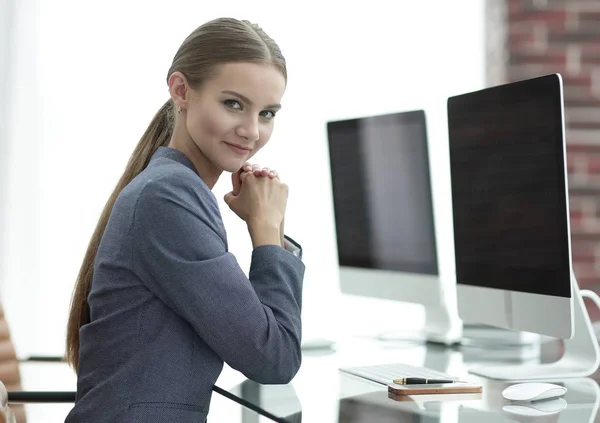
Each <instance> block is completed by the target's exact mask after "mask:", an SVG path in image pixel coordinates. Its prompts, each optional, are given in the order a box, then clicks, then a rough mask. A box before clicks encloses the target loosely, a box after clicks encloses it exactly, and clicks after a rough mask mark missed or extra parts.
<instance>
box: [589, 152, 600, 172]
mask: <svg viewBox="0 0 600 423" xmlns="http://www.w3.org/2000/svg"><path fill="white" fill-rule="evenodd" d="M587 171H588V173H591V174H600V156H598V155H589V156H588V157H587Z"/></svg>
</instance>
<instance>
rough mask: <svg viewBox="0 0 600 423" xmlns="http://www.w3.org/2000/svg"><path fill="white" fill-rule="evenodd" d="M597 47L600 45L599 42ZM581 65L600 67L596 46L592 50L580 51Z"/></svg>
mask: <svg viewBox="0 0 600 423" xmlns="http://www.w3.org/2000/svg"><path fill="white" fill-rule="evenodd" d="M599 25H600V23H599ZM598 45H600V42H599V43H598ZM581 63H582V64H584V65H593V66H596V65H600V49H598V48H596V46H593V48H587V49H582V51H581Z"/></svg>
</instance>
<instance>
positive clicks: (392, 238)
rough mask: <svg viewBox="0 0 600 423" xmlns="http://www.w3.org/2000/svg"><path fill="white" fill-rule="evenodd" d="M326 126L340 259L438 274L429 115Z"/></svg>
mask: <svg viewBox="0 0 600 423" xmlns="http://www.w3.org/2000/svg"><path fill="white" fill-rule="evenodd" d="M327 131H328V138H329V157H330V165H331V178H332V188H333V200H334V211H335V223H336V234H337V245H338V259H339V264H340V265H341V266H351V267H361V268H369V269H381V270H394V271H403V272H410V273H421V274H428V275H437V272H438V265H437V253H436V245H435V232H434V221H433V210H432V199H431V185H430V177H429V161H428V160H429V158H428V154H427V131H426V126H425V113H424V112H423V111H421V110H420V111H413V112H406V113H397V114H389V115H382V116H372V117H364V118H359V119H351V120H344V121H336V122H329V123H328V124H327Z"/></svg>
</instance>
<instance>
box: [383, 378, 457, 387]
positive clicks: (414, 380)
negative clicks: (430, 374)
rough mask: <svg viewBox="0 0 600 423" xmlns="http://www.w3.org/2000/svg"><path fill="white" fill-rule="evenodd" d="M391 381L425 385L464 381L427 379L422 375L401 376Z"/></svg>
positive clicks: (400, 383)
mask: <svg viewBox="0 0 600 423" xmlns="http://www.w3.org/2000/svg"><path fill="white" fill-rule="evenodd" d="M393 382H394V383H395V384H398V385H427V384H431V383H464V382H462V381H460V380H451V379H427V378H424V377H403V378H400V379H394V380H393Z"/></svg>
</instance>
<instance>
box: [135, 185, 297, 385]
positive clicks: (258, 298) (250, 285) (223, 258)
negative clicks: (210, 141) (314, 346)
mask: <svg viewBox="0 0 600 423" xmlns="http://www.w3.org/2000/svg"><path fill="white" fill-rule="evenodd" d="M195 184H198V185H199V184H201V182H200V181H198V182H195ZM190 185H191V184H190V182H189V181H178V180H175V181H172V180H169V181H168V182H166V181H161V180H155V181H151V182H149V183H148V184H147V185H146V186H145V188H144V189H143V191H142V193H141V194H140V196H139V198H138V201H137V203H136V207H135V213H134V222H133V225H132V231H133V234H132V238H133V248H134V251H133V252H132V254H133V257H134V263H135V271H136V273H138V274H139V275H140V277H141V279H142V280H143V282H144V283H145V285H146V286H147V288H148V289H149V290H150V291H151V292H153V293H154V294H155V295H156V296H157V297H159V298H160V299H161V300H162V301H163V302H164V303H165V304H166V305H167V306H168V307H170V308H171V309H172V310H173V311H174V312H175V313H177V314H178V315H179V316H180V317H181V318H183V319H185V320H186V321H187V322H189V323H190V324H191V326H192V327H193V328H194V330H195V331H196V332H197V333H198V335H199V336H200V337H201V338H202V339H203V340H204V341H205V342H206V343H207V344H208V345H209V346H210V347H211V348H212V349H213V350H214V351H215V352H216V353H217V354H218V355H219V356H220V357H221V359H222V360H223V361H224V362H226V363H227V364H228V365H229V366H231V367H232V368H234V369H236V370H239V371H240V372H242V373H243V374H244V375H245V376H246V377H248V378H249V379H252V380H254V381H256V382H258V383H287V382H289V381H290V380H291V379H292V378H293V377H294V376H295V374H296V373H297V371H298V369H299V367H300V363H301V357H302V356H301V351H300V338H301V319H300V312H301V305H302V304H301V298H302V280H303V277H304V265H303V264H302V261H301V260H299V259H298V258H297V257H294V256H293V255H292V254H291V253H289V252H287V251H285V250H284V249H283V248H281V247H280V246H275V245H266V246H260V247H258V248H255V249H254V251H253V252H252V262H251V267H250V272H249V277H246V275H245V274H244V272H243V271H242V269H241V268H240V266H239V264H238V262H237V260H236V258H235V257H234V256H233V255H232V254H231V253H229V252H228V251H227V243H226V239H225V231H224V228H223V227H222V220H221V215H220V213H219V210H218V205H217V203H216V200H215V198H214V196H213V195H212V193H211V192H210V191H209V190H208V189H207V188H206V187H203V188H198V187H192V186H190Z"/></svg>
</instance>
